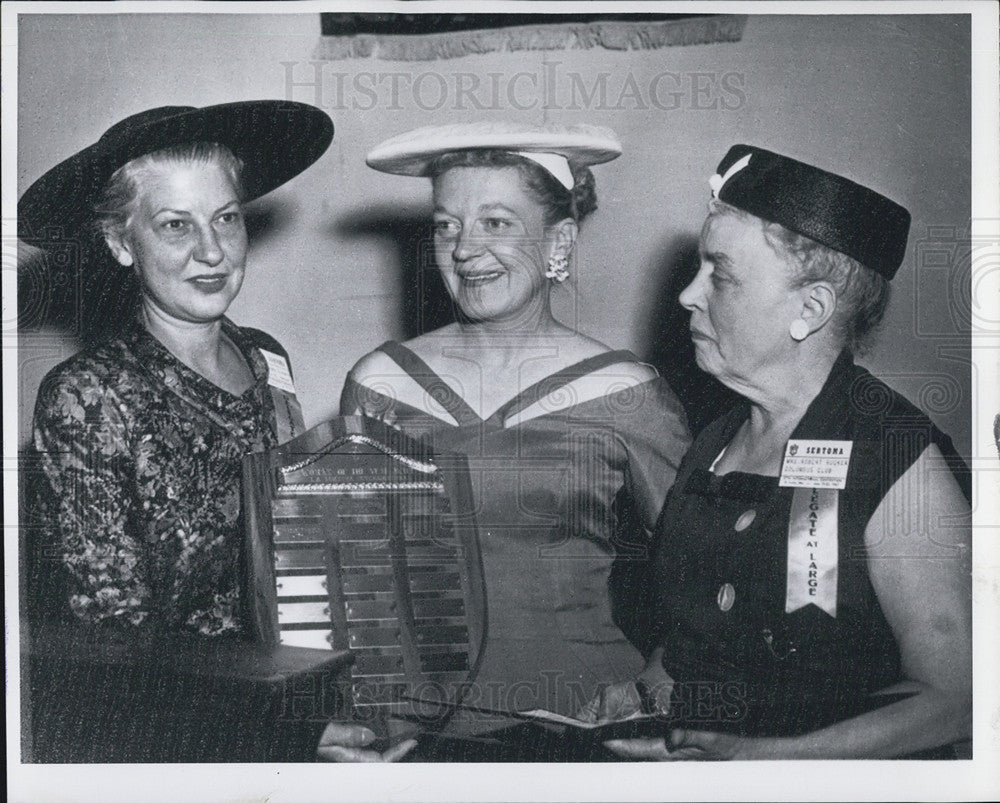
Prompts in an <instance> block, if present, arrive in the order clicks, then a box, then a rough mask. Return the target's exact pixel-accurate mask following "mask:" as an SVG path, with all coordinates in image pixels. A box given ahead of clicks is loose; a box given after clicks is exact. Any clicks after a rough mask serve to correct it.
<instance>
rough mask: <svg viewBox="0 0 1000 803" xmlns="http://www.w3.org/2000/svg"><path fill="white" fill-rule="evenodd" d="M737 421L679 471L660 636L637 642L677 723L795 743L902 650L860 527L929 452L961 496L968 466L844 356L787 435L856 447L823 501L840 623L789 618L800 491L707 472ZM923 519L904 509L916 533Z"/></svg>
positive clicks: (872, 683) (657, 611) (726, 423)
mask: <svg viewBox="0 0 1000 803" xmlns="http://www.w3.org/2000/svg"><path fill="white" fill-rule="evenodd" d="M747 415H748V410H747V408H746V407H745V406H744V407H741V408H738V409H735V410H733V411H731V412H730V413H729V414H727V415H726V416H723V417H722V418H720V419H719V420H717V421H716V422H714V423H713V424H711V425H710V426H709V427H708V428H706V429H705V430H704V432H703V433H702V434H701V435H700V436H699V437H698V439H697V440H696V441H695V443H694V445H693V446H692V447H691V450H690V451H689V452H688V454H687V456H686V457H685V459H684V461H683V462H682V464H681V467H680V470H679V471H678V474H677V480H676V483H675V485H674V488H673V490H672V491H671V493H670V495H669V496H668V498H667V502H666V506H665V507H664V510H663V513H662V514H661V516H660V521H659V523H658V525H657V529H656V533H655V535H654V539H655V540H654V543H655V546H654V554H653V559H652V578H651V579H652V586H651V589H652V594H653V595H654V597H655V598H656V605H655V608H654V614H653V621H652V622H651V624H650V630H649V632H650V634H651V635H653V636H654V638H655V639H656V640H655V642H650V643H648V644H645V645H641V646H642V647H645V648H646V649H647V650H648V649H649V648H651V647H652V646H654V645H655V644H656V643H659V644H662V645H663V647H664V658H663V665H664V668H665V669H666V671H667V673H668V674H669V675H670V676H671V677H672V678H673V679H674V680H675V682H677V683H678V686H677V687H676V688H675V692H674V694H673V696H672V706H674V708H673V714H674V715H675V716H678V717H680V718H681V719H682V720H684V721H685V722H686V723H687V724H689V725H690V726H693V727H703V728H708V729H713V730H726V731H730V732H736V733H741V734H747V735H760V736H764V735H772V736H782V735H793V734H797V733H804V732H807V731H812V730H815V729H817V728H819V727H823V726H825V725H828V724H831V723H833V722H836V721H839V720H842V719H846V718H848V717H850V716H854V715H856V714H858V713H860V712H861V711H862V710H864V709H865V708H866V707H869V706H870V703H869V702H868V701H867V700H866V698H867V697H868V695H869V694H871V693H872V692H874V691H877V690H879V689H881V688H884V687H886V686H889V685H891V684H893V683H895V682H897V681H898V680H900V659H899V650H898V648H897V645H896V641H895V639H894V638H893V635H892V632H891V630H890V628H889V625H888V623H887V622H886V619H885V616H884V615H883V613H882V609H881V607H880V606H879V603H878V600H877V598H876V596H875V592H874V589H873V588H872V585H871V581H870V578H869V575H868V566H867V560H866V547H865V543H864V532H865V528H866V527H867V525H868V522H869V520H870V519H871V517H872V514H873V513H874V512H875V510H876V508H877V507H878V506H879V504H880V502H881V501H882V498H883V497H884V496H885V494H886V492H887V491H888V490H889V488H890V487H891V486H892V485H893V483H895V482H896V480H898V479H899V478H900V476H901V475H902V474H903V473H904V472H905V471H906V470H907V469H908V468H909V467H910V466H911V465H912V464H913V462H914V461H915V460H916V459H917V458H918V457H919V456H920V454H921V453H922V452H923V451H924V449H925V448H926V447H927V446H928V445H929V444H930V443H935V444H937V445H938V447H939V448H940V449H941V451H942V453H943V454H944V455H945V457H946V459H948V461H949V464H950V465H952V467H953V471H955V474H956V477H957V478H958V479H959V481H960V483H962V485H963V490H966V495H967V496H968V491H967V488H968V480H969V477H968V470H967V469H965V467H964V463H962V461H961V458H960V457H958V455H957V453H956V452H955V449H954V447H953V446H952V444H951V441H950V439H948V437H947V436H945V435H944V434H943V433H941V432H940V431H939V430H938V429H936V428H935V427H934V425H933V424H932V423H931V421H930V420H929V419H928V418H927V416H925V415H924V414H923V413H921V412H920V411H919V410H918V409H917V408H916V407H914V406H913V405H912V404H910V403H909V402H908V401H907V400H906V399H904V398H903V397H902V396H900V395H899V394H897V393H895V392H894V391H893V390H891V389H890V388H889V387H888V386H887V385H885V384H884V383H882V382H881V381H879V380H878V379H876V378H875V377H873V376H872V375H871V374H870V373H868V371H866V370H864V369H863V368H860V367H858V366H856V365H854V364H853V362H852V360H851V357H850V355H849V354H847V353H844V354H842V355H841V356H840V357H839V358H838V359H837V361H836V363H835V364H834V366H833V368H832V370H831V372H830V375H829V377H828V378H827V381H826V383H825V384H824V386H823V389H822V390H821V391H820V393H819V395H818V396H817V397H816V398H815V399H814V400H813V402H812V403H811V404H810V406H809V408H808V410H807V411H806V414H805V415H804V416H803V418H802V420H801V421H800V422H799V425H798V427H797V428H796V430H795V432H794V433H793V435H792V439H810V440H839V441H852V442H853V451H852V454H851V458H850V464H849V469H848V475H847V481H846V487H845V488H844V489H843V490H839V491H832V492H831V493H833V494H836V495H837V504H838V507H837V514H836V518H835V522H836V525H835V526H836V528H837V582H836V616H831V615H830V614H829V613H827V612H826V611H824V610H822V609H821V608H820V607H817V606H816V605H814V604H806V605H805V606H804V607H801V608H799V609H798V610H794V611H793V612H791V613H786V612H785V611H786V607H785V602H786V588H787V572H788V568H787V560H788V541H789V519H790V515H791V511H792V502H793V496H794V494H795V492H796V491H798V492H799V494H800V497H799V499H800V500H801V498H802V497H801V494H802V493H808V492H809V491H808V490H804V489H794V488H781V487H778V478H777V477H764V476H759V475H753V474H745V473H742V472H730V473H729V474H726V475H724V476H721V477H719V476H716V475H714V474H712V473H710V472H709V470H708V468H709V466H710V465H711V464H712V462H713V460H715V458H716V457H717V456H718V455H719V452H720V451H721V450H722V449H723V447H725V446H726V444H728V443H729V441H730V440H731V439H732V437H733V435H734V434H735V432H736V430H737V429H738V428H739V427H740V425H741V424H742V423H743V422H744V421H745V420H746V417H747ZM914 490H915V491H916V489H914ZM914 503H915V504H919V503H920V497H919V494H915V495H914ZM797 509H801V508H797ZM749 511H753V513H750V512H749ZM751 519H752V521H750V520H751ZM929 520H930V517H929V516H927V515H923V516H918V515H917V514H916V511H914V515H913V518H912V521H913V523H914V524H916V523H918V522H927V521H929ZM748 521H749V523H748ZM831 526H832V524H831ZM737 527H739V529H737ZM928 537H930V534H928Z"/></svg>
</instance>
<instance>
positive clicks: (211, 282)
mask: <svg viewBox="0 0 1000 803" xmlns="http://www.w3.org/2000/svg"><path fill="white" fill-rule="evenodd" d="M228 281H229V274H228V273H206V274H203V275H201V276H192V277H191V278H190V279H188V282H189V283H190V284H192V285H194V286H195V287H197V288H198V289H199V290H201V291H202V292H203V293H218V292H219V291H220V290H222V289H223V288H224V287H225V286H226V283H227V282H228Z"/></svg>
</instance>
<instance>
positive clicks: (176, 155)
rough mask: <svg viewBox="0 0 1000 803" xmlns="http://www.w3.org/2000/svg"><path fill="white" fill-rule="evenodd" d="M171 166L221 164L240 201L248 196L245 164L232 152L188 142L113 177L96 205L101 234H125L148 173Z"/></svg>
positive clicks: (146, 157) (130, 164)
mask: <svg viewBox="0 0 1000 803" xmlns="http://www.w3.org/2000/svg"><path fill="white" fill-rule="evenodd" d="M171 162H173V163H178V162H180V163H183V162H187V163H203V164H206V163H208V164H217V165H218V166H219V167H220V168H222V170H223V172H225V173H226V174H227V175H228V176H229V178H230V179H231V180H232V182H233V186H235V187H236V192H237V194H238V196H239V198H240V200H242V199H243V198H244V197H245V195H246V192H245V189H244V187H243V162H242V161H241V160H240V159H238V158H237V157H236V156H235V155H234V154H233V152H232V151H231V150H229V148H227V147H226V146H225V145H220V144H219V143H217V142H186V143H184V144H182V145H175V146H173V147H171V148H163V149H162V150H158V151H153V152H152V153H147V154H144V155H142V156H139V157H137V158H135V159H133V160H132V161H130V162H126V163H125V164H123V165H122V166H121V167H119V168H118V169H117V170H116V171H115V172H114V173H112V174H111V178H109V179H108V183H107V184H106V185H105V186H104V190H103V191H102V192H101V196H100V198H99V199H98V200H97V203H96V204H95V205H94V225H95V227H96V229H97V231H98V232H99V233H101V234H107V233H109V232H116V233H118V234H121V233H122V232H124V230H125V225H126V223H127V222H128V216H129V215H130V214H131V212H132V209H133V205H134V204H135V202H136V200H137V199H138V197H139V187H140V186H141V184H142V180H143V178H145V176H146V173H147V172H148V171H149V169H150V168H151V167H154V166H156V165H163V164H169V163H171Z"/></svg>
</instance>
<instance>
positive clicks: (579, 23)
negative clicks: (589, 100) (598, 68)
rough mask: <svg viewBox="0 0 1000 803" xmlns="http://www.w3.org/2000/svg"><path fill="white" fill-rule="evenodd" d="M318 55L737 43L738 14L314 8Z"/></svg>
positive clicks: (428, 57)
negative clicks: (339, 10) (404, 11)
mask: <svg viewBox="0 0 1000 803" xmlns="http://www.w3.org/2000/svg"><path fill="white" fill-rule="evenodd" d="M320 25H321V30H322V34H323V37H322V39H321V41H320V45H319V48H318V51H317V54H316V57H317V58H318V59H325V60H331V61H332V60H340V59H359V58H377V59H382V60H385V61H433V60H435V59H452V58H458V57H460V56H468V55H471V54H475V53H497V52H517V51H525V50H588V49H591V48H598V47H599V48H604V49H606V50H655V49H659V48H662V47H676V46H681V45H702V44H709V43H712V42H738V41H739V40H740V39H741V38H742V36H743V28H744V26H745V25H746V15H743V14H707V15H699V14H371V13H369V14H365V13H322V14H320Z"/></svg>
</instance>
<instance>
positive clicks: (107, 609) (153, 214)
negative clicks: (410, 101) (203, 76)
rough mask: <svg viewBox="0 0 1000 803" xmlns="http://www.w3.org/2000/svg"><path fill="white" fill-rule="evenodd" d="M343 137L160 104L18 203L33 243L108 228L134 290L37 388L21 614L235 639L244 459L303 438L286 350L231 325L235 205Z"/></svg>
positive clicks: (105, 236)
mask: <svg viewBox="0 0 1000 803" xmlns="http://www.w3.org/2000/svg"><path fill="white" fill-rule="evenodd" d="M332 137H333V124H332V122H331V121H330V118H329V117H328V116H327V115H326V114H325V113H324V112H322V111H320V110H319V109H316V108H314V107H312V106H307V105H305V104H299V103H290V102H285V101H252V102H240V103H229V104H223V105H218V106H209V107H205V108H201V109H197V108H193V107H162V108H157V109H151V110H148V111H145V112H141V113H139V114H136V115H133V116H131V117H128V118H126V119H125V120H123V121H121V122H119V123H118V124H117V125H115V126H113V127H112V128H110V129H108V131H106V132H105V134H104V135H103V136H102V137H101V138H100V140H98V142H97V143H95V144H93V145H91V146H90V147H88V148H85V149H84V150H82V151H80V152H79V153H77V154H76V155H74V156H72V157H70V158H69V159H67V160H65V161H64V162H62V163H60V164H59V165H57V166H56V167H54V168H53V169H52V170H50V171H48V172H47V173H46V174H45V175H44V176H42V177H41V178H40V179H39V180H38V181H36V182H35V183H34V184H33V185H32V186H31V187H30V188H29V189H28V190H27V192H25V194H24V195H23V196H22V198H21V200H20V202H19V204H18V225H19V235H20V236H21V238H22V239H24V240H25V241H27V242H29V243H32V244H35V245H38V246H40V247H42V248H45V247H46V246H47V245H49V244H52V243H56V242H65V241H66V240H67V238H68V239H70V240H71V241H76V242H78V243H87V242H88V240H91V239H93V238H92V236H91V235H92V234H93V232H97V233H98V234H99V239H98V245H99V247H101V248H103V247H105V246H106V248H107V250H108V254H109V255H110V257H111V258H113V260H114V261H115V263H117V264H118V265H119V266H121V267H122V268H123V269H125V270H127V271H130V272H134V276H135V277H136V279H137V280H138V285H139V304H138V310H137V311H136V313H135V315H133V316H130V318H129V320H126V321H124V322H123V325H122V326H119V327H116V329H118V330H119V333H118V334H117V335H116V336H114V337H112V338H110V339H106V340H105V341H104V342H102V343H100V344H98V345H95V346H92V347H90V348H88V349H86V350H85V351H83V352H81V353H79V354H77V355H76V356H74V357H73V358H71V359H70V360H68V361H66V362H64V363H62V364H61V365H59V366H57V367H56V368H54V369H53V370H52V371H51V372H50V373H49V374H48V375H47V376H46V377H45V379H44V380H43V382H42V386H41V389H40V390H39V394H38V401H37V404H36V408H35V421H34V442H33V447H34V450H35V451H36V452H37V460H38V463H39V465H40V469H41V470H40V472H39V473H38V474H37V476H36V480H37V481H36V482H35V485H34V488H33V495H34V504H35V506H36V510H37V513H38V515H39V517H40V521H41V523H42V526H41V527H40V528H39V529H38V530H34V531H33V533H34V534H33V536H32V544H31V545H30V548H29V550H28V551H29V554H30V555H32V556H33V557H36V558H37V557H41V558H42V559H36V560H33V561H32V565H31V571H30V577H29V588H30V596H29V599H28V608H29V613H36V614H39V613H46V614H55V615H61V616H67V617H71V618H76V619H78V620H83V621H84V622H87V623H95V624H96V623H108V622H119V623H123V624H128V625H143V626H145V627H154V628H159V629H165V630H192V631H195V632H200V633H203V634H208V635H215V634H220V633H227V632H238V631H239V629H240V616H239V581H238V567H239V542H240V531H239V525H238V519H239V514H240V461H241V458H242V456H243V454H245V453H246V452H248V451H250V450H253V449H260V448H266V447H269V446H272V445H274V444H275V443H277V442H279V441H280V440H284V439H286V438H287V437H289V436H290V435H292V434H294V433H295V432H296V431H300V430H301V428H302V414H301V410H300V409H299V407H298V403H297V401H296V399H295V394H294V388H293V386H292V382H291V374H290V370H289V366H288V361H287V355H286V354H285V352H284V350H283V349H282V348H281V346H280V345H279V344H278V343H277V342H276V341H275V340H274V339H273V338H271V337H269V336H268V335H266V334H264V333H263V332H260V331H258V330H255V329H247V328H242V327H239V326H236V325H235V324H234V323H232V322H231V321H230V320H229V319H227V318H226V317H225V316H226V311H227V310H228V308H229V305H230V304H231V303H232V301H233V299H235V298H236V296H237V294H238V293H239V291H240V287H241V285H242V282H243V277H244V269H245V263H246V256H247V233H246V227H245V225H244V221H243V211H242V205H243V204H244V203H245V202H247V201H249V200H252V199H254V198H257V197H259V196H261V195H263V194H265V193H267V192H270V191H271V190H273V189H274V188H276V187H278V186H279V185H281V184H283V183H285V182H286V181H288V180H289V179H291V178H292V177H294V176H295V175H297V174H298V173H300V172H302V171H303V170H305V169H306V168H307V167H308V166H309V165H311V164H312V163H313V162H314V161H316V159H318V158H319V157H320V156H321V155H322V154H323V152H324V151H325V150H326V148H327V147H328V146H329V143H330V141H331V139H332ZM100 241H103V244H100ZM108 254H106V255H105V256H108ZM109 291H110V292H111V293H114V292H115V288H109Z"/></svg>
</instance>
